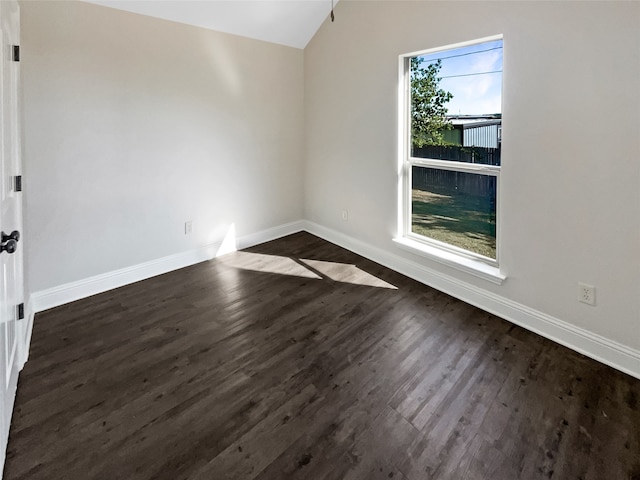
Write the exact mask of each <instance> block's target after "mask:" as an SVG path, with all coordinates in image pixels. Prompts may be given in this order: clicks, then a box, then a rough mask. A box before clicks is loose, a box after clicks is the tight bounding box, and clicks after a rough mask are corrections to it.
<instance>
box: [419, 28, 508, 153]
mask: <svg viewBox="0 0 640 480" xmlns="http://www.w3.org/2000/svg"><path fill="white" fill-rule="evenodd" d="M410 83H411V89H410V90H411V139H410V146H411V156H413V157H421V158H436V159H439V160H451V161H456V162H466V163H481V164H486V165H500V150H501V144H502V40H494V41H490V42H483V43H477V44H474V45H468V46H466V47H459V48H453V49H445V50H440V51H438V52H435V53H430V54H425V55H418V56H415V57H411V58H410Z"/></svg>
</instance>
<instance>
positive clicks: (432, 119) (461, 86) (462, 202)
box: [399, 36, 503, 271]
mask: <svg viewBox="0 0 640 480" xmlns="http://www.w3.org/2000/svg"><path fill="white" fill-rule="evenodd" d="M502 43H503V42H502V36H496V37H490V38H485V39H481V40H477V41H473V42H466V43H463V44H457V45H452V46H448V47H443V48H438V49H432V50H427V51H424V52H418V53H412V54H408V55H403V56H401V58H400V60H401V62H400V64H401V79H402V85H403V88H402V89H401V92H402V93H401V102H400V105H401V111H400V115H401V121H400V123H401V132H402V133H401V135H402V136H401V138H402V148H401V150H402V153H401V161H402V169H401V172H402V175H401V177H402V179H401V180H402V182H401V183H402V185H401V189H400V190H401V195H400V202H401V209H400V210H401V211H400V225H399V228H400V230H401V232H400V234H401V235H400V236H401V237H402V240H405V244H406V243H407V242H406V241H407V240H408V241H410V242H411V244H412V245H414V246H417V248H421V246H425V249H426V250H428V251H431V252H433V251H441V252H446V255H447V258H460V259H470V260H472V262H473V263H474V264H476V265H477V264H485V265H491V266H494V267H496V269H497V265H498V218H499V216H498V205H499V202H498V195H499V190H500V164H501V148H502ZM434 249H435V250H434ZM467 264H468V262H467ZM496 271H497V270H496Z"/></svg>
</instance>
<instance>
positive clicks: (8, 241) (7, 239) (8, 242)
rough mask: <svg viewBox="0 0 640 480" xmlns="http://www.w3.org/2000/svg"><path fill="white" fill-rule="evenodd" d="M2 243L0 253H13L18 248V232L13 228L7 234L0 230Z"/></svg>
mask: <svg viewBox="0 0 640 480" xmlns="http://www.w3.org/2000/svg"><path fill="white" fill-rule="evenodd" d="M1 235H2V237H1V238H2V243H1V244H0V253H2V252H7V253H9V254H11V253H14V252H15V251H16V249H17V248H18V241H19V240H20V232H19V231H17V230H14V231H13V232H11V233H10V234H9V235H7V234H6V233H4V232H1Z"/></svg>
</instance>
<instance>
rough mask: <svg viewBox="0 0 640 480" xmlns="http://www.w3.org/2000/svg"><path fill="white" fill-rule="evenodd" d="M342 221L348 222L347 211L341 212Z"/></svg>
mask: <svg viewBox="0 0 640 480" xmlns="http://www.w3.org/2000/svg"><path fill="white" fill-rule="evenodd" d="M342 220H344V221H345V222H348V221H349V211H348V210H342Z"/></svg>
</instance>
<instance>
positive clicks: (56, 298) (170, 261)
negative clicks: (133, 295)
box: [31, 242, 221, 313]
mask: <svg viewBox="0 0 640 480" xmlns="http://www.w3.org/2000/svg"><path fill="white" fill-rule="evenodd" d="M220 245H221V242H216V243H211V244H209V245H205V246H203V247H200V248H198V249H194V250H190V251H187V252H182V253H176V254H174V255H169V256H167V257H163V258H159V259H156V260H151V261H149V262H145V263H140V264H138V265H133V266H131V267H126V268H121V269H119V270H114V271H112V272H107V273H103V274H101V275H96V276H93V277H89V278H85V279H83V280H78V281H76V282H70V283H65V284H63V285H59V286H57V287H53V288H48V289H46V290H41V291H39V292H34V293H32V294H31V302H32V307H33V311H34V313H38V312H41V311H43V310H48V309H49V308H53V307H57V306H60V305H64V304H65V303H69V302H73V301H75V300H80V299H81V298H86V297H89V296H91V295H96V294H98V293H102V292H106V291H108V290H112V289H114V288H118V287H122V286H124V285H128V284H130V283H134V282H139V281H140V280H146V279H147V278H151V277H155V276H156V275H162V274H163V273H167V272H171V271H173V270H177V269H179V268H183V267H188V266H189V265H193V264H196V263H200V262H204V261H206V260H210V259H211V258H213V257H214V256H216V253H217V251H218V249H219V248H220Z"/></svg>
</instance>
